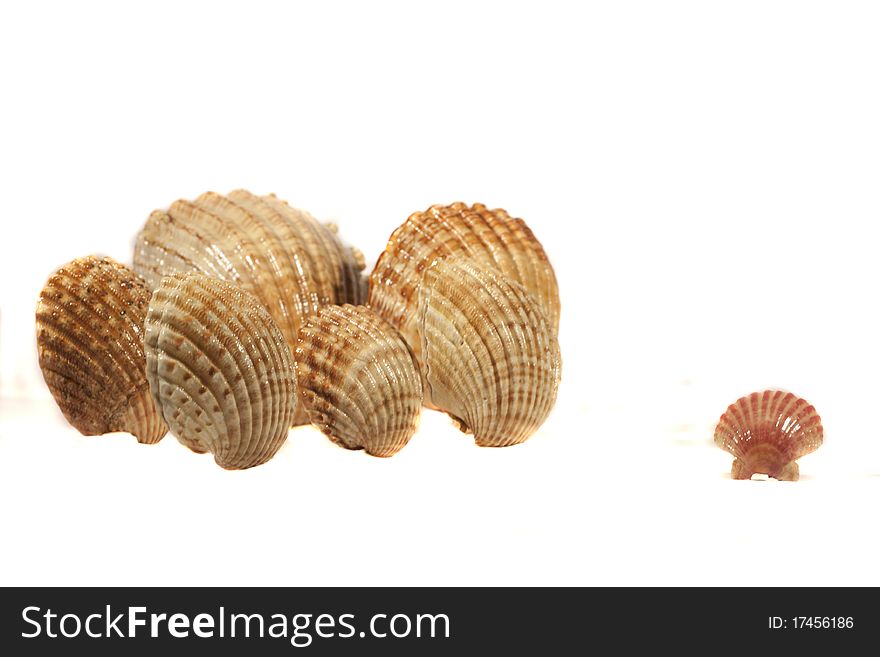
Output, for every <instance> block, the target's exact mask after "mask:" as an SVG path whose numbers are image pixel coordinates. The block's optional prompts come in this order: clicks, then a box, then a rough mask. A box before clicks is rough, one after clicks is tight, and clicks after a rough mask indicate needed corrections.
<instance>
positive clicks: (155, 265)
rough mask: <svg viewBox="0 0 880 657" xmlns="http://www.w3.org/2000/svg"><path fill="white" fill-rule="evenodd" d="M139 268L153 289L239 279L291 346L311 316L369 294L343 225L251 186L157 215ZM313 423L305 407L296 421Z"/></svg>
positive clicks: (140, 246) (139, 251)
mask: <svg viewBox="0 0 880 657" xmlns="http://www.w3.org/2000/svg"><path fill="white" fill-rule="evenodd" d="M134 268H135V270H136V271H137V272H138V273H139V274H141V275H142V276H143V277H144V278H145V279H146V281H147V285H149V286H150V287H151V289H155V287H156V286H157V285H158V284H159V280H160V279H161V278H162V277H163V276H167V275H168V274H173V273H177V272H188V271H193V272H198V273H201V274H204V275H205V276H209V277H212V278H217V279H220V280H226V281H230V282H233V283H236V284H237V285H239V286H241V287H242V288H244V289H245V290H247V291H248V292H250V293H251V294H253V295H254V296H255V297H257V299H259V300H260V302H262V304H263V305H264V306H266V308H267V309H268V310H269V313H270V314H271V315H272V317H273V319H274V320H275V322H276V323H277V324H278V328H279V329H281V333H282V334H283V335H284V337H285V339H286V340H287V344H288V345H289V347H290V348H291V350H292V349H293V348H294V347H295V346H296V332H297V329H298V328H299V326H300V323H301V322H302V318H303V317H306V316H308V315H312V314H314V313H316V312H317V311H318V309H319V308H321V307H322V306H325V305H328V304H335V303H355V304H357V303H363V301H364V300H365V298H366V280H365V279H364V277H363V275H362V274H361V272H362V270H363V269H364V259H363V255H361V253H360V251H358V250H357V249H354V248H349V247H346V246H344V245H343V244H342V242H341V241H340V240H339V238H338V237H337V235H336V227H335V226H333V225H322V224H320V223H318V221H316V220H315V219H314V218H313V217H312V216H311V215H310V214H308V213H307V212H303V211H302V210H297V209H295V208H292V207H291V206H289V205H288V204H287V203H286V202H285V201H281V200H279V199H278V198H276V197H275V196H274V195H269V196H256V195H254V194H251V193H250V192H248V191H245V190H237V191H234V192H231V193H230V194H228V195H227V196H222V195H220V194H215V193H213V192H207V193H205V194H202V195H201V196H199V197H198V198H197V199H196V200H195V201H186V200H179V201H176V202H174V203H172V204H171V207H170V208H168V210H167V211H163V210H157V211H155V212H153V213H152V214H151V215H150V217H149V219H148V220H147V223H146V225H145V226H144V228H143V230H141V232H140V233H139V234H138V236H137V241H136V244H135V250H134ZM307 421H308V420H307V419H306V414H305V412H304V411H300V412H297V413H296V414H295V418H294V423H296V424H299V423H303V422H307Z"/></svg>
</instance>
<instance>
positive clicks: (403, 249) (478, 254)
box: [369, 203, 559, 364]
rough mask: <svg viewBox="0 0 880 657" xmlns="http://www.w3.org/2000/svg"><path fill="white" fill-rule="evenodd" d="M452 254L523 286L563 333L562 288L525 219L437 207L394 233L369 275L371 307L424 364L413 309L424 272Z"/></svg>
mask: <svg viewBox="0 0 880 657" xmlns="http://www.w3.org/2000/svg"><path fill="white" fill-rule="evenodd" d="M450 256H455V257H465V258H470V259H472V260H473V261H474V262H475V263H478V264H481V265H483V266H485V267H487V268H489V269H494V270H496V271H497V272H499V273H501V274H503V275H505V276H507V277H508V278H510V279H512V280H514V281H517V282H519V283H521V284H522V285H523V286H524V287H525V289H526V291H527V292H529V293H531V294H532V295H533V296H534V298H535V299H536V300H537V302H538V303H539V304H540V306H541V308H542V309H543V311H544V316H545V317H546V318H547V325H548V326H549V327H550V329H551V330H552V331H553V332H554V333H557V332H558V329H559V289H558V287H557V284H556V275H555V274H554V272H553V267H552V266H551V264H550V261H549V260H548V259H547V254H546V253H544V248H543V247H542V246H541V243H540V242H539V241H538V240H537V239H535V236H534V234H532V231H531V230H530V229H529V227H528V226H527V225H526V223H525V222H524V221H523V220H522V219H513V218H511V217H510V216H509V215H508V214H507V212H505V211H504V210H489V209H487V208H486V206H485V205H481V204H479V203H477V204H475V205H473V206H471V207H468V206H467V205H465V204H464V203H453V204H452V205H448V206H442V205H433V206H431V207H430V208H428V209H427V210H426V211H425V212H416V213H414V214H412V215H410V217H409V218H408V219H407V220H406V221H405V222H404V223H403V225H401V226H400V227H399V228H398V229H397V230H395V231H394V233H392V235H391V238H390V239H389V241H388V246H387V248H386V249H385V252H384V253H382V255H381V256H379V260H378V261H377V262H376V267H375V268H374V269H373V272H372V274H371V275H370V297H369V305H370V306H371V307H372V308H373V309H375V310H376V312H378V313H379V314H380V315H381V316H382V317H383V318H384V319H385V320H386V321H388V322H389V323H390V324H391V325H392V326H394V327H395V328H396V329H398V330H399V331H400V332H401V334H402V335H403V337H404V339H406V341H407V342H408V343H409V345H410V347H412V349H413V351H414V353H415V355H416V358H417V360H418V361H419V363H420V364H421V356H420V354H419V343H420V340H419V337H418V326H417V325H416V323H415V316H416V313H415V308H416V305H417V303H418V290H419V286H420V285H421V284H422V281H423V278H424V276H425V272H426V271H427V270H428V268H429V267H430V266H431V265H432V264H433V263H434V262H436V261H437V260H441V259H445V258H448V257H450Z"/></svg>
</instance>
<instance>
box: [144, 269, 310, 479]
mask: <svg viewBox="0 0 880 657" xmlns="http://www.w3.org/2000/svg"><path fill="white" fill-rule="evenodd" d="M145 327H146V340H145V345H146V352H147V378H148V379H149V382H150V389H151V391H152V394H153V397H154V398H155V400H156V403H157V405H158V407H159V408H160V409H161V411H162V414H163V416H164V417H165V420H166V421H167V422H168V425H169V427H170V428H171V432H172V433H173V434H174V435H175V436H176V437H177V439H178V440H179V441H180V442H181V443H183V444H184V445H186V446H187V447H189V448H190V449H192V450H193V451H196V452H211V453H212V454H213V455H214V459H215V461H216V462H217V464H218V465H220V466H221V467H223V468H226V469H230V470H233V469H244V468H250V467H252V466H256V465H260V464H261V463H265V462H266V461H268V460H269V459H271V458H272V457H273V456H274V455H275V453H276V452H277V451H278V449H279V448H280V447H281V445H282V443H283V442H284V440H285V439H286V438H287V433H288V428H289V426H290V424H291V420H292V418H293V413H294V406H295V403H296V399H295V390H296V388H295V372H294V366H293V359H292V356H291V352H290V349H289V347H288V345H287V342H286V340H285V339H284V336H283V335H282V333H281V331H280V329H279V328H278V326H277V325H276V324H275V321H274V320H273V319H272V317H271V316H270V315H269V313H268V311H267V310H266V309H265V308H264V307H263V305H262V304H261V303H260V302H259V301H258V300H257V299H256V298H255V297H254V296H253V295H251V294H249V293H248V292H245V291H244V290H242V289H241V288H239V287H238V286H236V285H234V284H232V283H228V282H226V281H220V280H216V279H210V278H207V277H205V276H202V275H199V274H191V273H190V274H175V275H172V276H168V277H165V278H163V279H162V282H161V284H160V285H159V287H158V289H157V290H156V291H155V293H154V294H153V298H152V300H151V301H150V306H149V312H148V313H147V318H146V324H145Z"/></svg>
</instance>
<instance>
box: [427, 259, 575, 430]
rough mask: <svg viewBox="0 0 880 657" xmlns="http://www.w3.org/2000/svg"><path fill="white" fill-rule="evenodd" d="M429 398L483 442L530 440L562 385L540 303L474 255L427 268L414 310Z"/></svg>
mask: <svg viewBox="0 0 880 657" xmlns="http://www.w3.org/2000/svg"><path fill="white" fill-rule="evenodd" d="M416 316H417V321H418V324H419V334H420V336H421V341H422V342H421V351H422V357H423V359H424V368H423V371H422V374H423V377H424V381H426V383H427V385H426V387H425V395H426V397H427V396H430V400H431V403H432V404H433V405H434V406H436V407H437V408H439V409H440V410H443V411H446V412H447V413H448V414H449V415H451V416H452V417H453V418H454V419H456V420H457V421H458V422H459V423H460V428H461V429H462V431H467V432H472V433H473V434H474V438H475V440H476V443H477V444H478V445H482V446H486V447H504V446H507V445H515V444H517V443H521V442H523V441H524V440H526V439H527V438H528V437H529V436H531V435H532V433H534V431H535V430H536V429H537V428H538V427H539V426H540V425H541V424H542V423H543V422H544V420H545V419H546V418H547V415H548V414H549V413H550V410H551V409H552V408H553V404H554V403H555V401H556V393H557V390H558V387H559V378H560V368H561V361H560V355H559V343H558V342H557V339H556V333H555V331H554V330H553V327H552V326H551V325H550V322H549V321H548V320H547V318H546V317H545V316H544V313H543V311H542V310H541V307H540V305H539V304H538V303H537V302H536V301H535V299H534V298H533V297H532V296H531V295H530V294H529V293H528V292H527V291H526V290H525V288H524V287H523V286H522V285H520V284H519V283H516V282H515V281H511V280H508V279H507V278H505V277H504V276H502V275H500V274H498V273H497V272H495V271H492V270H487V269H484V268H482V267H479V266H478V265H476V264H475V263H474V262H473V261H470V260H461V259H449V260H441V261H439V262H438V263H436V264H435V265H434V266H433V267H431V268H430V269H428V271H427V272H426V274H425V281H424V283H423V285H422V286H421V290H420V293H419V306H418V311H417V313H416Z"/></svg>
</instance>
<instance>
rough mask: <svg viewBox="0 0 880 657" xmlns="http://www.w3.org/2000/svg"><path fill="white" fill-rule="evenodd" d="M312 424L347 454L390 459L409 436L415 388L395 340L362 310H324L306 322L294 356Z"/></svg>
mask: <svg viewBox="0 0 880 657" xmlns="http://www.w3.org/2000/svg"><path fill="white" fill-rule="evenodd" d="M295 361H296V370H297V382H298V387H299V392H300V397H301V399H302V401H303V403H304V404H305V407H306V409H307V411H308V414H309V419H310V420H311V422H312V424H314V425H315V426H317V427H318V428H319V429H320V430H321V431H323V432H324V434H326V435H327V436H328V437H329V438H330V439H331V440H332V441H333V442H335V443H336V444H338V445H341V446H342V447H345V448H347V449H363V450H364V451H366V452H367V453H368V454H371V455H372V456H382V457H387V456H393V455H394V454H396V453H397V452H399V451H400V450H401V449H402V448H403V447H404V446H405V445H406V444H407V443H408V442H409V439H410V438H411V437H412V435H413V433H414V432H415V430H416V427H417V425H418V419H419V412H420V409H421V405H422V382H421V377H420V375H419V372H418V369H417V365H416V363H415V360H414V358H413V355H412V353H411V352H410V350H409V347H407V345H406V343H405V342H404V341H403V338H401V337H400V334H399V333H398V332H397V331H396V330H395V329H394V328H393V327H392V326H391V325H390V324H388V323H387V322H385V321H384V320H383V319H382V318H380V317H379V316H378V315H377V314H376V313H374V312H373V311H372V310H370V309H369V308H367V307H365V306H353V305H342V306H326V307H324V308H322V309H321V310H320V311H319V312H318V314H317V315H316V316H313V317H309V318H306V320H305V321H304V323H303V325H302V326H301V327H300V329H299V340H298V342H297V348H296V352H295Z"/></svg>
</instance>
